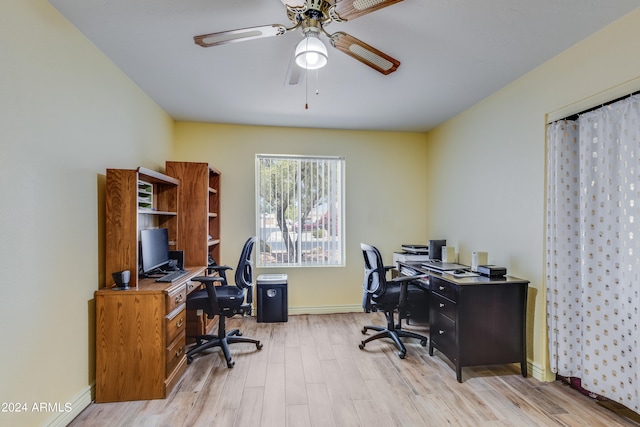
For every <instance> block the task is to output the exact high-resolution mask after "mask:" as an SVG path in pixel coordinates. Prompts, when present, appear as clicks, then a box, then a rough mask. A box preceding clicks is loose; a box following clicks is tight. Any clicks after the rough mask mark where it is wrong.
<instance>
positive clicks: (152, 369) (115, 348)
mask: <svg viewBox="0 0 640 427" xmlns="http://www.w3.org/2000/svg"><path fill="white" fill-rule="evenodd" d="M187 269H189V270H190V273H189V274H188V275H187V276H185V277H183V278H181V279H180V280H178V281H175V282H173V283H159V282H156V281H155V279H140V280H139V281H138V286H137V288H131V289H128V290H112V289H110V288H105V289H100V290H98V291H96V293H95V300H96V402H119V401H125V400H147V399H162V398H165V397H167V395H168V394H169V392H170V391H171V389H172V388H173V386H174V385H175V384H176V383H177V381H178V380H179V379H180V377H181V376H182V374H183V372H184V370H185V368H186V366H187V360H186V357H185V345H186V343H185V327H186V309H185V301H186V299H187V294H188V293H189V292H191V291H192V290H193V289H195V287H196V286H197V284H196V283H193V282H191V280H190V279H191V278H193V277H195V276H199V275H202V274H203V273H204V267H199V268H198V267H187ZM132 277H133V276H132Z"/></svg>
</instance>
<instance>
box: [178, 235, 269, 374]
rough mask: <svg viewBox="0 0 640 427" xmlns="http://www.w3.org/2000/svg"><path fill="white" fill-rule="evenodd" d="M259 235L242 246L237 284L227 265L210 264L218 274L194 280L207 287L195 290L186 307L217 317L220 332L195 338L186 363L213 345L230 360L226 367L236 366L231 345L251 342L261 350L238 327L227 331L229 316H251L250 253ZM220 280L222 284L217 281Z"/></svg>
mask: <svg viewBox="0 0 640 427" xmlns="http://www.w3.org/2000/svg"><path fill="white" fill-rule="evenodd" d="M255 242H256V237H255V236H254V237H251V238H250V239H249V240H247V241H246V243H245V244H244V247H243V248H242V254H241V255H240V261H238V267H237V268H236V273H235V286H231V285H229V284H228V282H227V278H226V274H225V271H226V270H231V269H232V268H231V267H227V266H211V267H210V270H212V271H217V272H219V273H220V275H219V276H199V277H194V278H193V279H192V280H194V281H198V282H201V283H203V284H204V285H205V288H204V289H201V290H198V291H195V292H192V293H191V294H189V296H188V297H187V310H203V311H204V312H205V313H207V316H208V317H209V318H210V319H211V318H213V317H214V316H216V315H217V316H218V334H217V335H200V336H197V337H196V345H195V346H194V347H193V348H192V349H191V350H189V352H188V353H187V363H191V362H192V361H193V355H194V354H196V353H199V352H201V351H203V350H206V349H208V348H212V347H220V348H221V349H222V352H223V354H224V358H225V360H226V362H227V367H229V368H233V365H234V364H235V362H234V361H233V360H232V358H231V352H230V351H229V344H233V343H242V342H244V343H252V344H255V345H256V348H257V349H258V350H261V349H262V343H260V340H256V339H253V338H245V337H243V336H242V333H241V332H240V330H238V329H233V330H231V331H227V330H226V318H227V317H232V316H235V315H236V314H241V315H250V314H251V302H252V295H253V262H252V260H251V252H252V251H253V246H254V244H255ZM217 282H219V283H220V286H216V285H215V284H216V283H217Z"/></svg>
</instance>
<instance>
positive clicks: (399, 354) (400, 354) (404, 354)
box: [398, 351, 407, 359]
mask: <svg viewBox="0 0 640 427" xmlns="http://www.w3.org/2000/svg"><path fill="white" fill-rule="evenodd" d="M406 355H407V352H406V351H399V352H398V357H399V358H400V359H404V358H405V356H406Z"/></svg>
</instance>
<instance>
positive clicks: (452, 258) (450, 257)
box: [442, 246, 456, 262]
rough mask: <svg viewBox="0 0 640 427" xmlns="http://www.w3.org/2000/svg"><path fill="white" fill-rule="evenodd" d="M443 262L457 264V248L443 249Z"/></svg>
mask: <svg viewBox="0 0 640 427" xmlns="http://www.w3.org/2000/svg"><path fill="white" fill-rule="evenodd" d="M442 262H456V248H455V247H454V246H443V247H442Z"/></svg>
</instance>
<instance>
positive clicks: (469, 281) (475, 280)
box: [400, 262, 529, 285]
mask: <svg viewBox="0 0 640 427" xmlns="http://www.w3.org/2000/svg"><path fill="white" fill-rule="evenodd" d="M400 264H401V265H404V266H407V267H409V268H411V269H413V270H415V271H417V272H418V273H420V274H428V275H429V276H432V277H438V278H441V279H444V280H446V281H448V282H451V283H455V284H456V285H501V284H516V283H529V281H528V280H525V279H520V278H518V277H514V276H509V275H506V276H498V277H487V276H482V275H479V276H472V277H455V276H454V275H453V274H451V273H449V272H446V271H434V270H431V269H429V268H426V267H424V266H423V265H422V264H421V263H414V262H401V263H400Z"/></svg>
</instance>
